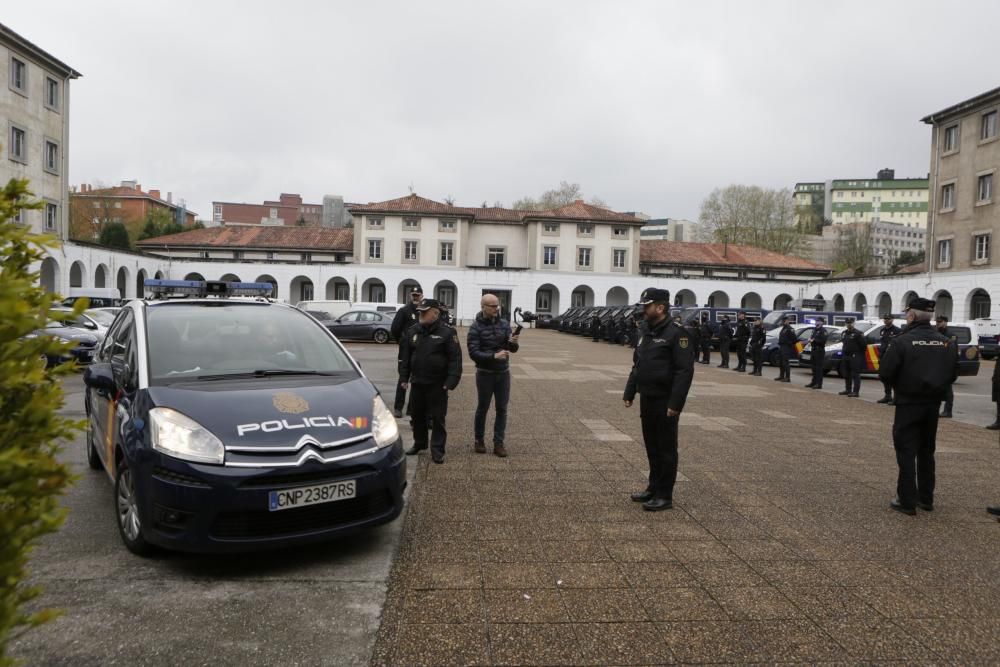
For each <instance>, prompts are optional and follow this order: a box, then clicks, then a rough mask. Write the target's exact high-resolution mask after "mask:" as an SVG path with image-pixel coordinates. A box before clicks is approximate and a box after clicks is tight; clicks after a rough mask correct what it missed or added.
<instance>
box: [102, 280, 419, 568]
mask: <svg viewBox="0 0 1000 667" xmlns="http://www.w3.org/2000/svg"><path fill="white" fill-rule="evenodd" d="M145 285H146V291H147V297H149V296H150V295H151V296H152V298H146V299H140V300H135V301H130V302H129V303H127V304H126V305H125V306H124V307H123V308H122V310H121V312H119V314H118V315H117V317H116V318H115V321H114V323H113V324H112V325H111V327H110V329H109V330H108V334H107V336H106V337H105V339H104V342H103V343H102V344H101V346H100V348H99V349H98V351H97V355H96V358H95V360H94V363H93V364H91V365H90V366H89V367H88V368H87V370H86V372H85V374H84V382H85V383H86V387H87V388H86V397H85V407H86V413H87V417H88V426H89V427H88V430H87V445H86V446H87V459H88V462H89V464H90V467H91V468H93V469H95V470H100V469H103V470H105V471H106V472H107V474H108V475H109V476H110V478H111V480H112V481H113V483H114V508H115V514H116V516H117V521H118V528H119V532H120V534H121V538H122V540H123V541H124V543H125V546H126V547H128V549H129V550H131V551H133V552H135V553H138V554H146V553H149V552H150V551H151V550H152V549H154V548H155V547H158V546H159V547H166V548H170V549H177V550H182V551H196V552H227V551H240V550H247V549H254V548H262V547H276V546H288V545H291V544H302V543H309V542H316V541H321V540H327V539H331V538H334V537H338V536H343V535H347V534H349V533H352V532H355V531H358V530H363V529H365V528H368V527H371V526H375V525H378V524H381V523H385V522H388V521H391V520H393V519H395V518H396V517H397V516H399V513H400V512H401V510H402V507H403V488H404V486H405V479H406V463H405V457H404V455H403V445H402V440H401V438H400V434H399V430H398V428H397V425H396V421H395V419H394V418H393V416H392V413H391V412H390V411H389V410H388V408H387V407H386V405H385V403H384V402H383V401H382V398H381V397H380V396H379V393H378V390H377V389H376V388H375V386H374V385H373V384H372V383H371V382H370V381H369V380H368V378H367V377H365V374H364V373H363V372H362V370H361V368H360V366H359V365H358V364H357V363H356V362H355V361H354V359H353V358H351V356H350V354H348V352H347V351H346V350H345V349H344V348H343V347H342V346H341V344H340V343H339V342H338V341H337V339H336V338H335V337H334V336H333V335H332V334H331V333H330V332H329V331H328V330H327V329H326V328H325V327H323V326H322V325H320V324H319V323H318V322H317V321H316V320H314V319H313V318H312V317H310V316H309V315H307V314H306V313H303V312H302V311H300V310H298V309H296V308H293V307H291V306H287V305H284V304H280V303H275V302H273V301H271V300H268V299H267V298H265V297H266V295H268V294H270V290H271V285H269V284H268V283H223V282H211V281H209V282H204V281H178V280H147V281H146V284H145Z"/></svg>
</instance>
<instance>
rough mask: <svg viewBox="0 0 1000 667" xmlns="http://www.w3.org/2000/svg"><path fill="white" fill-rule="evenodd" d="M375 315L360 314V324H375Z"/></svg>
mask: <svg viewBox="0 0 1000 667" xmlns="http://www.w3.org/2000/svg"><path fill="white" fill-rule="evenodd" d="M374 321H375V314H374V313H358V322H374Z"/></svg>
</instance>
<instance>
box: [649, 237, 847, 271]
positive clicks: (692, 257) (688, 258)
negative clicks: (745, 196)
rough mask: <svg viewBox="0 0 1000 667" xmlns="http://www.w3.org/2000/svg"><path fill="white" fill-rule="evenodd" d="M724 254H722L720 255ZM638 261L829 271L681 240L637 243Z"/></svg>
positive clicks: (765, 253)
mask: <svg viewBox="0 0 1000 667" xmlns="http://www.w3.org/2000/svg"><path fill="white" fill-rule="evenodd" d="M723 253H725V254H723ZM639 261H640V263H643V264H696V265H709V266H751V267H761V268H769V269H771V268H773V269H790V270H806V271H817V272H829V271H830V267H828V266H824V265H822V264H817V263H815V262H810V261H809V260H807V259H802V258H801V257H792V256H791V255H782V254H780V253H777V252H771V251H770V250H764V249H763V248H755V247H753V246H745V245H732V244H730V245H729V246H728V248H726V247H724V245H723V244H722V243H683V242H681V241H640V242H639Z"/></svg>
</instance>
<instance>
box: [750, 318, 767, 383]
mask: <svg viewBox="0 0 1000 667" xmlns="http://www.w3.org/2000/svg"><path fill="white" fill-rule="evenodd" d="M766 340H767V331H765V330H764V320H757V321H756V322H754V323H753V328H752V329H751V330H750V354H751V356H752V357H753V373H751V375H756V376H757V377H760V376H761V375H762V374H763V373H762V372H761V370H762V369H763V368H764V342H765V341H766Z"/></svg>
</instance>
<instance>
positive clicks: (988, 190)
mask: <svg viewBox="0 0 1000 667" xmlns="http://www.w3.org/2000/svg"><path fill="white" fill-rule="evenodd" d="M992 200H993V174H983V175H982V176H980V177H979V199H977V200H976V201H977V202H978V203H980V204H987V203H989V202H991V201H992Z"/></svg>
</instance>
